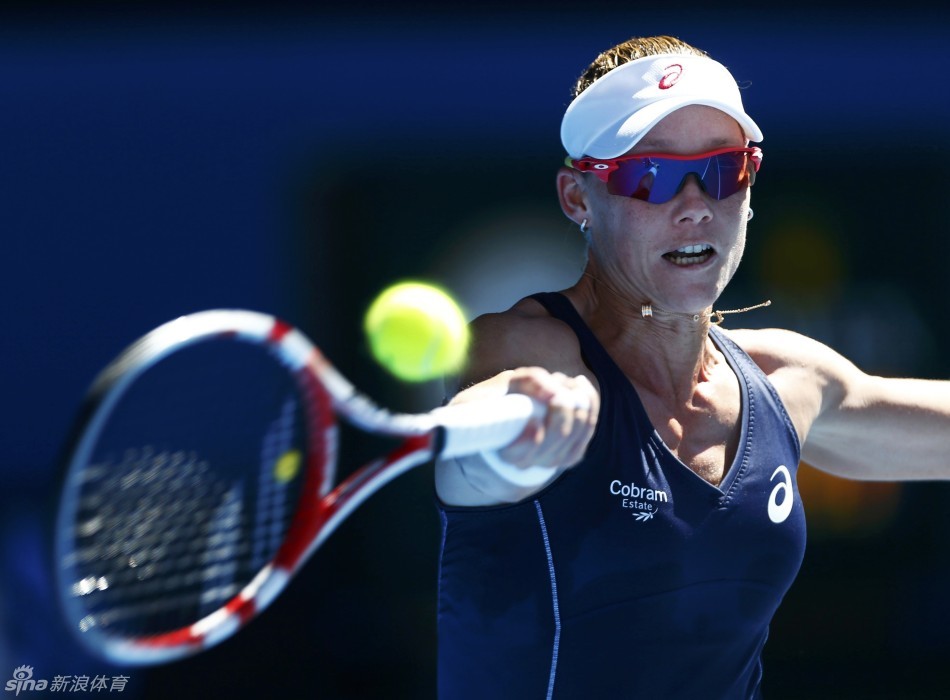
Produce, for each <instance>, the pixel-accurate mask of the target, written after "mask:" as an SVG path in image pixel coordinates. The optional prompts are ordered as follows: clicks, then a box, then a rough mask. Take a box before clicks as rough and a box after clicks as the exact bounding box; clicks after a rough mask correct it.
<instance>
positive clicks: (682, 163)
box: [565, 147, 762, 204]
mask: <svg viewBox="0 0 950 700" xmlns="http://www.w3.org/2000/svg"><path fill="white" fill-rule="evenodd" d="M565 163H566V164H567V165H568V166H569V167H572V168H574V169H575V170H579V171H581V172H589V173H593V174H594V175H596V176H597V177H598V178H599V179H600V180H601V181H603V182H605V183H606V184H607V191H608V192H609V193H610V194H614V195H618V196H620V197H633V198H634V199H640V200H643V201H645V202H650V203H651V204H664V203H665V202H668V201H670V200H671V199H673V197H675V196H676V195H677V193H679V191H680V190H681V189H682V188H683V184H684V183H685V181H686V178H687V176H689V175H695V176H696V178H697V180H698V181H699V184H700V186H701V187H702V189H703V191H704V192H706V194H708V195H709V196H710V197H712V198H714V199H725V198H726V197H730V196H732V195H734V194H736V193H737V192H740V191H742V190H744V189H746V188H747V187H751V186H752V184H753V183H754V182H755V174H756V173H757V172H758V170H759V167H760V166H761V164H762V150H761V149H759V148H735V147H731V148H721V149H718V150H715V151H709V152H708V153H699V154H696V155H687V156H682V155H674V154H668V153H636V154H633V155H629V156H622V157H620V158H610V159H599V158H577V159H573V158H570V157H568V158H567V159H566V161H565Z"/></svg>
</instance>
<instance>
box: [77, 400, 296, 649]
mask: <svg viewBox="0 0 950 700" xmlns="http://www.w3.org/2000/svg"><path fill="white" fill-rule="evenodd" d="M290 414H292V410H291V409H287V410H285V412H284V414H283V415H282V419H278V421H277V422H275V424H276V425H278V426H280V427H279V428H278V429H279V430H283V431H284V432H285V433H286V430H287V422H288V420H289V419H288V415H290ZM269 442H270V445H271V447H270V448H268V447H267V444H268V439H265V447H264V448H262V459H261V466H260V470H259V471H260V476H259V479H258V487H259V488H257V489H255V490H256V491H257V508H256V509H255V510H256V513H255V517H254V524H253V527H252V528H251V527H249V524H248V517H249V515H248V513H247V510H248V508H247V507H246V505H245V502H246V501H245V494H244V490H245V489H244V484H243V483H242V482H240V481H238V482H231V481H227V480H223V479H221V478H219V477H218V476H217V475H216V474H215V472H214V471H213V470H212V469H211V468H210V466H209V464H208V463H207V462H206V461H204V460H202V459H200V458H199V457H197V456H196V455H195V454H194V453H185V452H182V451H177V452H167V451H159V450H156V449H154V448H151V447H146V448H143V449H141V450H128V451H127V452H126V454H125V456H124V458H123V459H122V460H121V461H119V462H118V463H115V464H110V463H107V462H105V463H100V464H97V465H95V468H91V469H90V470H88V471H87V475H86V478H85V483H84V485H83V488H82V491H81V496H80V499H79V510H78V518H77V525H76V533H75V539H76V542H75V549H74V551H73V553H72V554H71V555H70V557H69V560H68V561H66V562H64V564H66V565H67V566H70V567H73V568H74V570H75V571H76V572H77V577H78V578H77V580H76V581H75V583H74V584H73V586H72V592H73V595H75V596H77V597H82V598H83V604H84V606H85V608H86V609H87V610H88V614H87V615H86V616H85V617H84V618H83V619H82V620H81V621H80V623H79V624H80V628H81V629H83V628H88V627H91V626H97V627H100V628H113V629H115V628H118V629H119V630H121V631H122V632H123V633H125V634H134V635H141V634H157V633H161V632H164V631H168V630H173V629H176V628H178V627H180V626H182V625H185V624H190V623H191V622H194V621H195V620H196V619H198V618H201V617H203V616H205V615H207V614H210V613H211V612H213V611H214V610H216V609H218V608H219V607H221V605H222V604H223V603H225V602H226V601H228V600H230V599H231V598H233V597H234V596H235V595H237V594H238V593H239V592H240V590H241V589H242V588H243V586H244V585H246V584H247V582H248V581H249V580H250V579H251V578H252V577H253V575H254V574H255V573H256V572H257V571H258V570H259V569H260V568H261V567H262V566H263V564H265V563H266V562H267V561H268V560H269V558H270V557H272V556H273V554H274V551H275V550H276V548H277V546H279V544H280V541H281V539H282V538H283V533H284V532H285V531H286V529H287V527H288V525H289V519H290V517H291V515H292V511H293V508H292V505H291V501H292V500H293V499H292V494H290V493H288V491H289V490H291V489H288V488H287V485H288V484H290V483H293V482H292V480H285V481H283V482H281V481H277V480H275V479H274V478H273V475H272V474H273V467H274V464H275V461H276V460H278V459H279V456H277V454H278V453H279V452H280V451H281V449H282V448H286V447H287V444H288V438H287V437H286V436H285V437H284V438H283V439H277V440H273V439H270V440H269ZM285 453H286V449H284V451H283V454H285ZM262 485H266V487H267V488H260V486H262ZM172 613H174V614H172Z"/></svg>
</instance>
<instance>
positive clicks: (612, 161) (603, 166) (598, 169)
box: [564, 146, 762, 183]
mask: <svg viewBox="0 0 950 700" xmlns="http://www.w3.org/2000/svg"><path fill="white" fill-rule="evenodd" d="M726 153H747V154H749V161H750V162H751V163H752V167H753V168H754V169H755V172H759V168H760V167H761V166H762V149H761V148H758V147H757V146H752V147H750V148H735V147H734V146H730V147H728V148H717V149H716V150H714V151H707V152H706V153H696V154H690V155H677V154H674V153H631V154H629V155H626V156H620V157H619V158H588V157H586V156H585V157H583V158H571V157H570V156H568V157H567V158H565V159H564V164H565V165H567V166H568V167H569V168H574V170H579V171H580V172H582V173H594V175H596V176H597V177H598V178H599V179H600V180H602V181H603V182H605V183H606V182H607V181H608V180H610V174H611V173H612V172H614V171H615V170H616V169H617V168H619V167H620V165H619V164H620V163H623V162H624V161H628V160H637V159H642V158H666V159H668V160H703V159H706V158H713V157H714V156H721V155H724V154H726Z"/></svg>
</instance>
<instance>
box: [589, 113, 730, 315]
mask: <svg viewBox="0 0 950 700" xmlns="http://www.w3.org/2000/svg"><path fill="white" fill-rule="evenodd" d="M745 145H746V140H745V136H744V134H743V132H742V129H741V128H740V127H739V124H738V123H737V122H736V121H735V120H734V119H733V118H732V117H730V116H728V115H727V114H725V113H724V112H720V111H719V110H717V109H714V108H712V107H705V106H701V105H690V106H687V107H683V108H681V109H679V110H677V111H675V112H673V113H671V114H670V115H669V116H667V117H666V118H664V119H663V120H662V121H661V122H659V123H658V124H657V125H656V126H655V127H653V129H651V130H650V131H649V132H648V133H647V135H646V136H644V137H643V139H642V140H641V141H640V142H639V143H638V144H637V145H636V146H635V147H634V148H633V149H632V150H631V153H669V154H674V155H691V154H698V153H704V152H708V151H712V150H714V149H717V148H723V147H728V146H736V147H737V148H743V147H745ZM586 190H587V192H588V195H589V202H590V211H591V214H592V216H591V220H590V228H591V237H590V256H591V258H592V259H594V260H595V261H596V265H597V269H598V273H599V274H601V275H604V276H605V277H608V278H609V283H610V284H611V286H613V287H615V288H618V289H619V291H622V292H623V293H624V294H629V295H630V296H631V299H633V300H635V301H638V300H642V301H644V302H650V303H654V304H656V305H657V306H659V307H661V308H663V309H666V310H668V311H677V312H682V313H696V312H699V311H703V310H705V309H707V308H709V306H711V305H712V304H713V302H714V301H715V300H716V299H717V298H718V297H719V295H720V294H722V291H723V290H724V289H725V287H726V285H727V284H728V283H729V280H731V279H732V276H733V275H734V274H735V272H736V269H737V268H738V266H739V261H740V260H741V259H742V253H743V250H744V248H745V231H746V222H747V220H748V212H749V189H748V188H746V189H744V190H742V191H740V192H737V193H736V194H734V195H732V196H730V197H726V198H725V199H722V200H716V199H713V198H712V197H710V196H709V195H707V194H706V193H704V192H703V190H702V188H701V187H700V184H699V182H698V180H697V179H696V177H695V176H693V175H689V176H688V177H687V179H686V182H685V184H684V186H683V189H682V190H681V191H680V192H679V193H678V194H677V195H676V196H675V197H673V199H671V200H670V201H668V202H665V203H663V204H650V203H648V202H644V201H641V200H639V199H632V198H629V197H622V196H617V195H611V194H609V193H608V192H607V190H606V186H605V185H604V183H602V182H600V181H599V180H597V179H596V178H592V177H590V176H588V178H587V183H586ZM605 281H606V280H605Z"/></svg>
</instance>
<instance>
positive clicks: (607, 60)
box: [572, 36, 707, 97]
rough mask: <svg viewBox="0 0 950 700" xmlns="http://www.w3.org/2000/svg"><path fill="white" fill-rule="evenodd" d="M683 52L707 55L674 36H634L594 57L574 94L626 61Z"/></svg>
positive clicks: (576, 84) (686, 54) (577, 83)
mask: <svg viewBox="0 0 950 700" xmlns="http://www.w3.org/2000/svg"><path fill="white" fill-rule="evenodd" d="M667 53H672V54H681V55H684V56H706V55H707V54H706V52H705V51H702V50H701V49H697V48H696V47H695V46H691V45H690V44H687V43H686V42H685V41H683V40H682V39H677V38H676V37H674V36H648V37H633V38H632V39H627V40H626V41H624V42H623V43H621V44H617V45H616V46H614V47H612V48H609V49H607V50H606V51H604V52H603V53H601V54H600V55H599V56H598V57H597V58H595V59H594V61H593V63H591V64H590V65H589V66H588V67H587V70H585V71H584V72H583V73H582V74H581V77H579V78H578V79H577V82H576V83H574V89H573V91H572V96H573V97H577V96H578V95H580V94H581V93H582V92H583V91H584V90H586V89H587V88H588V87H589V86H590V84H591V83H593V82H594V81H595V80H597V79H598V78H600V77H603V76H604V75H606V74H607V73H609V72H610V71H612V70H613V69H614V68H616V67H618V66H622V65H623V64H624V63H629V62H630V61H635V60H636V59H638V58H644V57H646V56H660V55H662V54H667Z"/></svg>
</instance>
